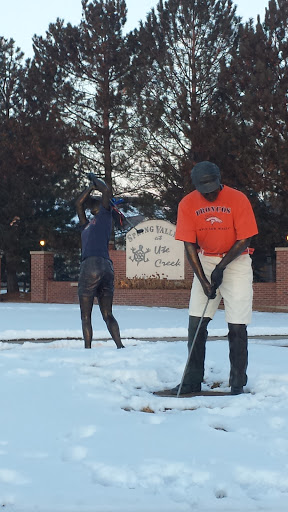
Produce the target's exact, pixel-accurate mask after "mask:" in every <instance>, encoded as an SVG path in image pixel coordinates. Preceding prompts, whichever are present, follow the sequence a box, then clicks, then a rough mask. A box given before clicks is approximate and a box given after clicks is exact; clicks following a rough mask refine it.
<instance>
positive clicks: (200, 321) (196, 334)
mask: <svg viewBox="0 0 288 512" xmlns="http://www.w3.org/2000/svg"><path fill="white" fill-rule="evenodd" d="M209 300H210V299H209V298H208V299H207V302H206V304H205V307H204V310H203V313H202V316H201V318H200V320H199V324H198V326H197V329H196V332H195V335H194V338H193V341H192V345H191V348H190V350H189V354H188V358H187V362H186V365H185V368H184V372H183V375H182V379H181V382H180V384H179V389H178V391H177V397H176V398H179V395H180V393H181V389H182V386H183V382H184V378H185V375H186V370H187V368H188V365H189V362H190V359H191V355H192V352H193V348H194V345H195V342H196V339H197V336H198V332H199V329H200V327H201V324H202V321H203V318H204V315H205V313H206V309H207V307H208V303H209Z"/></svg>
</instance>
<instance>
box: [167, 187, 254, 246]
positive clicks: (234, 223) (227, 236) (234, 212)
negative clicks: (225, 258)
mask: <svg viewBox="0 0 288 512" xmlns="http://www.w3.org/2000/svg"><path fill="white" fill-rule="evenodd" d="M257 233H258V229H257V224H256V220H255V216H254V212H253V210H252V206H251V204H250V202H249V200H248V198H247V197H246V196H245V195H244V194H243V193H242V192H240V191H239V190H235V189H234V188H231V187H227V186H226V185H225V186H223V188H222V190H221V191H220V193H219V195H218V197H217V199H216V201H214V202H213V203H211V202H209V201H207V200H206V199H205V198H204V197H203V196H202V195H201V194H200V192H198V191H197V190H195V191H194V192H191V193H190V194H188V195H187V196H185V197H184V198H183V199H182V201H180V203H179V206H178V218H177V226H176V234H175V238H176V240H182V241H183V242H192V243H196V242H197V243H198V245H199V246H200V248H201V249H203V250H204V251H205V252H207V253H211V254H217V253H225V252H228V251H229V249H231V247H232V245H233V244H234V243H235V242H236V240H242V239H244V238H250V237H251V236H253V235H256V234H257Z"/></svg>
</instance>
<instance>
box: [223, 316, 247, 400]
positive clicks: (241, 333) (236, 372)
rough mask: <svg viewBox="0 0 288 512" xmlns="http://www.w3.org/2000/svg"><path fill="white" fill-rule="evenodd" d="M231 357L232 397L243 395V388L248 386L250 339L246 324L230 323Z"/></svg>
mask: <svg viewBox="0 0 288 512" xmlns="http://www.w3.org/2000/svg"><path fill="white" fill-rule="evenodd" d="M228 328H229V332H228V340H229V351H230V354H229V357H230V379H229V385H230V386H231V395H240V394H241V393H243V386H246V384H247V374H246V370H247V366H248V339H247V326H246V325H245V324H229V323H228Z"/></svg>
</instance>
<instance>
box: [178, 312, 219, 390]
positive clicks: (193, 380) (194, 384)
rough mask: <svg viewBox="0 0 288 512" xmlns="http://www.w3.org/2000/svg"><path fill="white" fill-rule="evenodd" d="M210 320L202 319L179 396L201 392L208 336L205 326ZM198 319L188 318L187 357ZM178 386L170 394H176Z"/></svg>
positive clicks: (196, 317) (195, 317)
mask: <svg viewBox="0 0 288 512" xmlns="http://www.w3.org/2000/svg"><path fill="white" fill-rule="evenodd" d="M210 320H211V318H203V319H202V322H201V326H200V329H199V331H198V334H197V338H196V341H195V343H194V347H193V350H192V354H191V357H190V360H189V363H188V365H187V368H186V373H185V377H184V379H183V384H182V387H181V393H180V395H185V394H187V393H198V392H199V391H201V382H202V381H203V377H204V361H205V348H206V340H207V336H208V331H207V325H208V324H209V322H210ZM199 321H200V318H199V317H198V316H189V326H188V356H189V354H190V350H191V346H192V342H193V340H194V336H195V333H196V331H197V327H198V324H199ZM179 386H180V384H178V386H176V387H175V388H173V389H172V390H171V394H175V395H177V394H178V389H179Z"/></svg>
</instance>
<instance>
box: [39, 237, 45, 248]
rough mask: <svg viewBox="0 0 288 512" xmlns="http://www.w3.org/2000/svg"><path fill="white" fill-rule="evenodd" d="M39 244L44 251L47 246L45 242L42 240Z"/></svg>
mask: <svg viewBox="0 0 288 512" xmlns="http://www.w3.org/2000/svg"><path fill="white" fill-rule="evenodd" d="M39 244H40V245H41V247H42V251H44V247H45V244H46V242H45V240H40V242H39Z"/></svg>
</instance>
